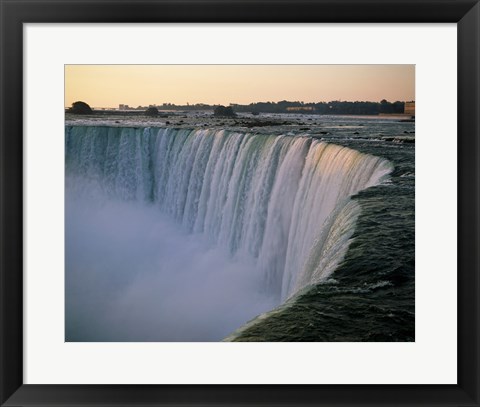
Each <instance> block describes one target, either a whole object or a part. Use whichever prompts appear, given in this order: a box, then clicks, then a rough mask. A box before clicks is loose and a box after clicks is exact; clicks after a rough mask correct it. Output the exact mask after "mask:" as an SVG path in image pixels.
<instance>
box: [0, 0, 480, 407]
mask: <svg viewBox="0 0 480 407" xmlns="http://www.w3.org/2000/svg"><path fill="white" fill-rule="evenodd" d="M0 15H1V48H0V52H1V54H0V56H1V83H0V89H1V102H0V115H1V116H0V124H1V134H0V154H1V156H0V163H1V171H0V181H1V184H0V188H1V200H0V215H1V218H0V224H1V228H0V233H1V235H0V277H1V279H0V284H1V286H0V290H1V321H0V322H1V332H0V335H1V349H0V352H1V353H0V369H1V372H0V403H1V405H2V406H8V407H13V406H93V405H95V406H107V405H108V406H120V405H122V406H126V405H132V406H137V405H149V406H153V405H165V406H167V405H168V406H180V405H181V406H210V405H212V406H213V405H215V406H229V405H231V406H244V405H245V406H246V405H249V406H303V405H316V406H330V405H343V406H350V405H352V406H354V405H365V406H367V405H386V406H390V405H392V406H393V405H395V406H407V405H408V406H411V405H422V406H423V405H425V406H426V405H431V406H433V405H435V406H447V405H448V406H453V405H458V406H465V407H466V406H479V405H480V404H479V403H480V402H479V400H480V398H479V391H480V385H479V384H480V375H479V366H480V359H479V354H480V353H479V339H480V338H479V294H480V289H479V252H480V251H479V250H478V249H479V245H478V244H479V227H478V225H479V192H480V191H479V181H480V180H479V174H480V171H479V165H480V157H479V140H480V138H479V136H480V134H479V128H480V127H479V117H480V104H479V93H480V87H479V76H480V4H479V0H418V1H415V0H335V1H332V0H299V1H294V0H288V1H285V0H283V1H282V0H271V1H268V0H260V1H251V0H197V1H195V0H138V1H134V0H117V1H111V0H110V1H109V0H97V1H88V0H86V1H80V0H63V1H55V0H0ZM47 22H48V23H83V22H89V23H120V22H121V23H148V22H223V23H236V22H250V23H254V22H262V23H278V22H296V23H308V22H328V23H342V22H368V23H379V22H381V23H396V22H412V23H419V22H422V23H441V22H448V23H456V24H457V29H458V331H457V332H458V384H457V385H208V386H206V385H25V384H23V362H24V361H23V275H22V270H23V209H22V208H23V165H24V163H23V140H22V134H23V24H24V23H47ZM438 357H439V358H441V357H442V355H438ZM412 369H414V366H412Z"/></svg>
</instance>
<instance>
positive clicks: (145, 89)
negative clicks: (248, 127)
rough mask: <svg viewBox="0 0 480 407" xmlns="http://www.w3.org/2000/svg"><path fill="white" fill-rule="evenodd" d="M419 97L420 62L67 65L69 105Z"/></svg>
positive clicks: (242, 102)
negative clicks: (416, 69)
mask: <svg viewBox="0 0 480 407" xmlns="http://www.w3.org/2000/svg"><path fill="white" fill-rule="evenodd" d="M382 99H387V100H388V101H391V102H394V101H396V100H400V101H407V100H415V65H66V66H65V106H66V107H67V106H71V104H72V103H73V102H75V101H79V100H80V101H84V102H86V103H88V104H89V105H90V106H92V107H118V105H119V104H127V105H129V106H131V107H137V106H139V105H141V106H148V105H153V104H155V105H161V104H163V103H174V104H177V105H184V104H187V103H190V104H195V103H207V104H212V105H213V104H223V105H228V104H229V103H238V104H249V103H252V102H266V101H271V102H278V101H280V100H289V101H303V102H321V101H332V100H344V101H355V100H361V101H375V102H378V101H380V100H382Z"/></svg>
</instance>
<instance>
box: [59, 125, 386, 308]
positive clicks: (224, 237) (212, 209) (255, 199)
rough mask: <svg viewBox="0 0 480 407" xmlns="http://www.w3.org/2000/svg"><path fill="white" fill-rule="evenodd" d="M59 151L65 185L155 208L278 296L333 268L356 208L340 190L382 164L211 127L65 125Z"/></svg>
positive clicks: (369, 181) (362, 181)
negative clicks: (247, 268)
mask: <svg viewBox="0 0 480 407" xmlns="http://www.w3.org/2000/svg"><path fill="white" fill-rule="evenodd" d="M65 154H66V188H67V190H69V191H73V192H72V193H81V194H86V193H92V192H91V191H92V189H91V186H92V185H95V186H96V187H98V188H100V189H101V190H102V192H104V193H105V194H106V195H107V196H109V197H111V198H112V199H118V200H121V201H142V202H144V203H148V204H151V205H152V206H154V207H157V208H158V210H159V211H160V212H162V213H163V214H166V215H168V216H169V217H170V218H171V219H173V220H174V221H175V222H176V223H177V224H178V225H179V227H181V228H183V229H184V230H185V231H187V232H189V233H195V234H199V235H201V236H203V237H204V238H205V239H207V240H208V241H210V242H212V244H214V245H215V246H216V247H220V248H222V249H224V250H225V252H226V253H228V255H229V256H231V258H232V259H235V258H242V257H249V258H252V259H254V260H255V262H256V264H257V266H258V268H259V270H260V272H261V273H262V279H263V281H264V290H265V291H266V292H268V293H269V294H270V295H272V296H274V297H276V298H278V299H279V301H283V300H285V299H287V298H289V297H291V296H292V295H294V294H295V293H296V292H298V291H299V290H300V289H302V288H303V287H305V286H308V285H310V284H313V283H316V282H319V281H322V280H323V279H326V278H327V277H328V276H329V275H330V274H331V273H332V272H333V271H334V270H335V268H336V266H337V265H338V264H339V262H340V261H342V259H343V257H344V255H345V253H346V250H347V248H348V244H349V242H350V238H351V236H352V234H353V231H354V226H355V221H356V218H357V217H358V214H359V211H360V208H359V206H358V204H356V202H355V201H352V200H351V199H350V197H351V196H352V195H354V194H356V193H358V192H359V191H361V190H363V189H365V188H368V187H370V186H373V185H376V184H378V183H380V182H381V181H382V180H383V179H384V178H385V177H387V176H388V174H389V173H390V172H391V170H392V166H391V164H390V163H389V162H388V161H386V160H384V159H382V158H378V157H374V156H371V155H367V154H363V153H360V152H358V151H355V150H352V149H350V148H346V147H341V146H337V145H333V144H327V143H325V142H322V141H319V140H315V139H312V138H309V137H293V136H274V135H263V134H253V133H241V132H235V131H227V130H218V129H217V130H207V129H202V130H198V129H197V130H191V129H173V128H121V127H82V126H73V127H66V151H65ZM87 181H88V182H87Z"/></svg>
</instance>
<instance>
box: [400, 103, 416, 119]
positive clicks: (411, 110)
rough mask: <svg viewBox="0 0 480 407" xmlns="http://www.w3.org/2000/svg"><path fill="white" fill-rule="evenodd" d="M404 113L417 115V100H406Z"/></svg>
mask: <svg viewBox="0 0 480 407" xmlns="http://www.w3.org/2000/svg"><path fill="white" fill-rule="evenodd" d="M403 113H405V114H408V115H410V116H415V102H405V110H404V111H403Z"/></svg>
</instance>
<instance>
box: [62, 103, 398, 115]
mask: <svg viewBox="0 0 480 407" xmlns="http://www.w3.org/2000/svg"><path fill="white" fill-rule="evenodd" d="M219 108H220V109H226V107H225V106H221V105H208V104H205V103H197V104H189V103H187V104H186V105H175V104H173V103H164V104H162V105H157V106H150V107H142V106H139V107H138V108H136V109H134V110H142V111H146V112H147V114H148V115H155V114H158V111H159V110H173V111H176V110H181V111H193V110H212V111H214V110H215V109H217V111H218V109H219ZM228 108H229V109H232V110H233V111H234V112H246V113H253V114H259V113H310V114H331V115H337V114H347V115H378V114H401V113H403V112H404V108H405V102H402V101H395V102H389V101H387V100H385V99H383V100H381V101H380V102H364V101H355V102H346V101H340V100H334V101H331V102H317V103H304V102H300V101H293V102H292V101H287V100H282V101H280V102H256V103H250V104H248V105H241V104H233V103H232V104H230V106H228ZM67 112H69V113H77V114H92V113H93V112H94V111H92V110H91V109H90V106H88V104H86V103H85V102H75V103H73V105H72V107H71V108H69V109H67Z"/></svg>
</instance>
